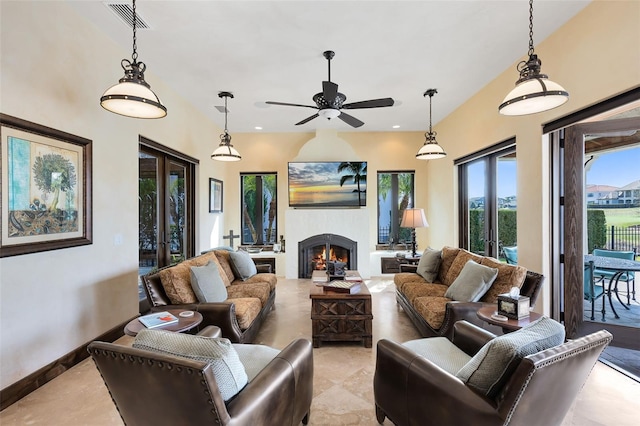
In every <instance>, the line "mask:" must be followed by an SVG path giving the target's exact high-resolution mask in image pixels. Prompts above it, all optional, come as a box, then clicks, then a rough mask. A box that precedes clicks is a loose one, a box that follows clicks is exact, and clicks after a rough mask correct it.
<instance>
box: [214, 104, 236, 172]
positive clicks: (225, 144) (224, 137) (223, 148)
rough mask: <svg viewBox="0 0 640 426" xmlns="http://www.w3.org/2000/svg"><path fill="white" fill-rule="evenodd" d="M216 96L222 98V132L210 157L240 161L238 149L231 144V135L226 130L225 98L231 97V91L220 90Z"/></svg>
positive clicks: (219, 159) (218, 159)
mask: <svg viewBox="0 0 640 426" xmlns="http://www.w3.org/2000/svg"><path fill="white" fill-rule="evenodd" d="M218 97H220V98H224V133H223V134H221V135H220V145H219V146H218V147H217V148H216V149H215V150H214V151H213V154H211V159H212V160H217V161H240V160H241V159H242V157H241V156H240V153H239V152H238V150H236V149H235V148H234V147H233V145H231V135H230V134H229V131H228V130H227V113H228V111H227V98H231V99H233V94H232V93H231V92H220V93H218Z"/></svg>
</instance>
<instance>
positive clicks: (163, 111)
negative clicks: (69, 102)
mask: <svg viewBox="0 0 640 426" xmlns="http://www.w3.org/2000/svg"><path fill="white" fill-rule="evenodd" d="M136 40H137V38H136V1H135V0H133V54H132V55H131V59H132V60H133V61H130V60H128V59H123V60H122V61H121V62H120V66H121V67H122V69H123V70H124V77H122V78H121V79H120V82H119V83H118V84H116V85H115V86H111V87H110V88H108V89H107V90H106V91H105V92H104V94H103V95H102V97H101V98H100V105H101V106H102V107H103V108H104V109H106V110H107V111H111V112H113V113H115V114H120V115H124V116H126V117H133V118H162V117H164V116H166V115H167V108H166V107H165V106H164V105H162V102H161V101H160V98H158V96H157V95H156V94H155V93H154V92H153V91H152V90H151V86H149V84H148V83H147V82H146V81H145V80H144V72H145V70H146V68H147V66H146V65H145V64H144V62H138V52H137V46H136Z"/></svg>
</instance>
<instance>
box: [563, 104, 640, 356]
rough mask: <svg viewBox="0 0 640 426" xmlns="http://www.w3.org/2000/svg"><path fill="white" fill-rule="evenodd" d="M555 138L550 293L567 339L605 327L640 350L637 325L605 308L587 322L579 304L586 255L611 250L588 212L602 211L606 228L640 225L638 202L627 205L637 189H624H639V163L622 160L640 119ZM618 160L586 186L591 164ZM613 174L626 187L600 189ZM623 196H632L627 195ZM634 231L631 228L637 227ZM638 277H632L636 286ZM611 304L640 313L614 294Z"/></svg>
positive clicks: (634, 151) (633, 148)
mask: <svg viewBox="0 0 640 426" xmlns="http://www.w3.org/2000/svg"><path fill="white" fill-rule="evenodd" d="M555 135H556V137H555V140H556V141H557V145H556V146H555V147H554V148H555V149H556V150H557V151H558V154H557V155H556V158H557V159H558V162H559V166H560V167H559V180H560V182H559V185H557V192H558V195H559V197H558V201H559V204H560V209H558V210H557V212H558V218H559V226H558V230H559V231H560V232H559V233H560V242H559V244H558V247H557V248H556V250H557V251H559V253H560V256H559V258H560V267H559V269H560V273H559V278H560V279H561V281H560V282H561V285H560V288H557V289H555V291H554V295H557V296H560V297H561V298H562V301H563V302H564V303H563V304H560V311H561V312H562V307H564V321H565V327H566V330H567V336H568V337H572V338H573V337H576V336H581V335H585V334H588V333H591V332H593V331H596V330H601V329H603V328H604V329H607V330H608V331H610V332H611V333H612V334H613V335H614V342H615V343H614V346H619V347H625V348H629V349H635V350H640V324H637V323H634V322H633V321H625V319H624V317H622V319H620V318H615V316H614V315H613V313H612V312H611V310H610V309H609V308H610V307H609V306H606V308H607V313H606V316H605V320H604V321H603V320H602V318H601V317H600V316H599V315H596V317H595V319H594V320H591V319H590V317H589V316H588V315H585V314H584V311H585V306H586V305H585V304H584V302H583V278H584V277H583V269H584V255H585V254H587V253H589V252H590V251H591V250H592V248H594V247H595V248H609V247H605V246H604V245H603V244H604V243H605V241H606V240H605V239H603V240H602V241H598V240H597V238H595V237H594V231H593V230H592V229H591V228H593V227H594V225H593V224H589V223H588V220H587V218H588V214H589V213H590V210H599V211H600V212H604V216H606V217H607V218H608V219H607V224H610V223H609V222H613V221H614V220H615V219H616V218H617V217H619V216H621V215H622V214H627V215H628V216H629V220H631V221H634V220H635V222H634V223H636V222H637V225H638V226H640V218H637V217H636V216H637V211H638V208H637V207H638V206H637V204H638V203H637V202H635V203H632V202H631V201H633V197H634V196H635V194H636V193H640V191H635V190H634V189H626V187H627V186H628V188H635V187H638V188H637V189H640V186H639V185H638V180H639V179H640V171H639V170H638V164H640V162H638V161H637V160H632V161H631V162H630V163H629V162H628V161H626V160H628V157H630V156H635V158H637V157H638V150H639V149H640V117H630V118H621V119H611V120H604V121H596V122H589V123H582V124H575V125H573V126H570V127H567V128H566V129H564V133H563V131H558V132H556V133H555ZM616 159H617V163H615V162H613V163H612V164H611V167H609V168H608V169H607V171H606V172H605V173H603V174H600V175H599V177H598V178H597V179H599V180H598V181H594V182H598V183H599V184H598V185H594V184H593V183H591V184H589V181H588V179H587V178H588V177H589V170H590V169H591V168H592V167H594V164H597V163H598V162H599V161H600V162H604V161H606V160H608V161H611V160H614V161H615V160H616ZM616 175H618V176H624V177H622V179H623V180H622V181H621V182H626V181H629V182H628V183H629V185H627V186H624V185H620V188H618V187H614V186H611V185H604V184H605V183H607V182H600V180H603V179H610V180H613V179H614V178H615V177H616ZM624 179H626V180H624ZM634 185H635V186H634ZM594 186H596V188H594ZM594 191H595V194H596V195H595V196H588V195H593V194H594ZM627 192H629V195H631V197H625V195H627ZM634 218H635V219H634ZM632 228H635V225H634V226H633V227H632ZM634 235H635V232H634ZM634 235H629V238H633V237H634ZM605 237H606V235H603V238H605ZM611 238H613V236H611ZM634 244H635V243H634ZM606 245H607V246H609V245H610V246H615V245H616V243H615V241H613V240H612V241H609V242H607V244H606ZM639 278H640V277H638V275H636V277H635V279H636V284H637V282H638V280H639ZM620 284H621V286H620V287H619V290H621V291H622V290H626V287H625V286H624V283H620ZM605 285H606V283H605ZM606 298H607V296H606V295H605V296H603V297H602V298H601V299H600V300H598V301H596V306H598V309H597V310H599V309H600V308H599V306H600V303H604V302H606V303H607V304H608V303H609V302H608V300H606ZM612 303H613V304H617V307H616V310H618V311H619V312H625V311H627V310H634V309H635V310H639V311H640V306H638V304H637V303H636V304H633V303H632V304H631V305H630V306H627V307H625V306H623V305H622V304H618V303H617V300H616V298H615V296H614V297H613V300H612ZM625 314H626V312H625Z"/></svg>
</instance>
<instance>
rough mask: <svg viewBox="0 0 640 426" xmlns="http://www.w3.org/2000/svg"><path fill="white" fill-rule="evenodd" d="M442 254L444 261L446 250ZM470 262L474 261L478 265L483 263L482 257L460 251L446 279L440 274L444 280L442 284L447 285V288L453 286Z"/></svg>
mask: <svg viewBox="0 0 640 426" xmlns="http://www.w3.org/2000/svg"><path fill="white" fill-rule="evenodd" d="M442 253H443V259H444V249H443V251H442ZM468 260H473V261H474V262H476V263H482V256H480V255H477V254H475V253H471V252H470V251H467V250H464V249H460V251H458V254H457V255H456V258H455V259H454V260H453V262H452V263H451V266H450V267H449V270H448V271H447V274H446V275H445V276H444V277H443V276H442V273H441V274H440V278H442V280H443V281H442V284H444V285H446V286H447V287H448V286H450V285H451V284H453V282H454V281H455V280H456V278H457V277H458V275H460V272H461V271H462V268H464V265H466V264H467V261H468ZM443 262H444V261H443Z"/></svg>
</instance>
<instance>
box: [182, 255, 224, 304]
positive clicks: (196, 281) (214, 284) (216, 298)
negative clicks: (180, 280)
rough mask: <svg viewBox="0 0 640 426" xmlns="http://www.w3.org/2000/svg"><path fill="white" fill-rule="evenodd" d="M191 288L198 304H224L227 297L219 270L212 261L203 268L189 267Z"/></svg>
mask: <svg viewBox="0 0 640 426" xmlns="http://www.w3.org/2000/svg"><path fill="white" fill-rule="evenodd" d="M191 288H192V289H193V292H194V293H195V295H196V298H197V299H198V302H200V303H207V302H209V303H210V302H224V301H225V300H227V297H228V295H227V288H226V287H225V286H224V282H223V281H222V278H221V277H220V269H219V268H218V265H217V264H216V263H215V262H212V261H209V262H208V263H207V264H206V265H204V266H192V267H191Z"/></svg>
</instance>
